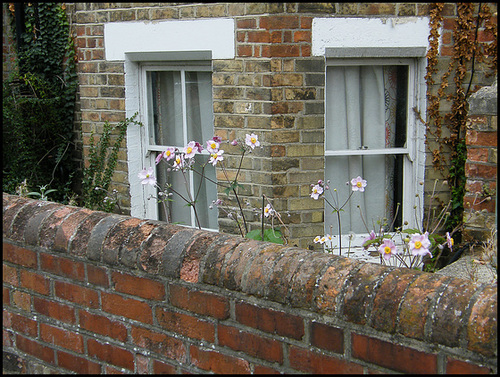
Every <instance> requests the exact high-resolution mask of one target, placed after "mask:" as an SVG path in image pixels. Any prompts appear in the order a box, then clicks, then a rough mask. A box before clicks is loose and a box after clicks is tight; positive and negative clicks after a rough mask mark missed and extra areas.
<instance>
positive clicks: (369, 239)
mask: <svg viewBox="0 0 500 377" xmlns="http://www.w3.org/2000/svg"><path fill="white" fill-rule="evenodd" d="M375 238H377V235H376V234H375V232H374V231H373V230H372V231H371V232H370V234H369V236H368V237H366V238H365V240H364V241H363V245H364V244H365V243H367V242H368V241H371V240H374V239H375ZM368 246H369V245H367V246H365V249H366V248H368Z"/></svg>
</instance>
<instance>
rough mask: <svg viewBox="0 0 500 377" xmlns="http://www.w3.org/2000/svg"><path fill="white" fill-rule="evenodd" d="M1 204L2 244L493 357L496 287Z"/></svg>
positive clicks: (151, 224)
mask: <svg viewBox="0 0 500 377" xmlns="http://www.w3.org/2000/svg"><path fill="white" fill-rule="evenodd" d="M3 209H4V213H3V220H4V223H3V235H4V239H7V242H11V243H14V244H15V243H18V244H22V245H25V246H29V247H34V248H35V249H36V248H46V249H51V250H54V251H58V252H61V253H66V254H70V255H72V256H75V257H79V258H84V259H87V260H90V261H94V262H95V263H102V264H105V265H107V266H109V267H115V268H125V269H128V270H141V271H145V272H147V273H151V274H158V275H161V276H165V277H169V278H173V279H181V280H184V281H186V282H190V283H198V284H209V285H213V286H217V287H220V288H226V289H228V290H233V291H239V292H242V293H246V294H250V295H254V296H257V297H261V298H264V299H268V300H271V301H274V302H278V303H281V304H284V305H287V306H290V307H292V308H300V309H305V310H309V311H312V312H316V313H319V314H326V315H329V316H332V317H334V318H338V319H339V320H341V321H347V322H350V323H354V324H358V325H362V326H369V327H372V328H374V329H375V330H379V331H382V332H385V333H388V334H393V335H395V336H398V335H403V336H406V337H409V338H413V339H418V340H423V341H426V342H429V343H434V344H437V345H443V346H448V347H460V348H467V349H469V350H470V351H473V352H476V353H479V354H482V355H484V356H485V357H494V356H496V355H497V340H496V339H497V320H496V317H497V287H496V286H495V285H476V284H474V283H472V282H471V281H468V280H463V279H456V278H450V277H445V276H438V275H433V274H429V273H424V272H421V271H415V270H409V269H403V268H394V267H385V266H381V265H377V264H370V263H363V262H360V261H356V260H352V259H348V258H343V257H337V256H332V255H328V254H324V253H319V252H312V251H308V250H305V249H300V248H296V247H286V246H281V245H276V244H272V243H268V242H261V241H254V240H247V239H244V238H241V237H238V236H234V235H228V234H222V233H214V232H207V231H200V230H196V229H190V228H185V227H181V226H176V225H170V224H166V223H164V222H159V221H151V220H141V219H137V218H132V217H129V216H122V215H115V214H107V213H103V212H95V211H90V210H88V209H83V208H78V207H70V206H64V205H61V204H57V203H50V202H43V201H37V200H31V199H26V198H21V197H18V196H13V195H8V194H5V193H4V194H3ZM9 240H10V241H9ZM6 254H8V252H5V250H4V259H6V258H7V259H8V258H9V255H7V256H6Z"/></svg>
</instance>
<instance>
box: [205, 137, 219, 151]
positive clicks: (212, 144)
mask: <svg viewBox="0 0 500 377" xmlns="http://www.w3.org/2000/svg"><path fill="white" fill-rule="evenodd" d="M219 146H220V144H219V143H218V142H217V141H215V140H214V139H210V140H207V151H208V152H209V153H210V154H213V153H217V152H218V151H219Z"/></svg>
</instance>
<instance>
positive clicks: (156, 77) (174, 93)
mask: <svg viewBox="0 0 500 377" xmlns="http://www.w3.org/2000/svg"><path fill="white" fill-rule="evenodd" d="M147 84H148V88H149V90H148V111H149V118H150V119H151V120H152V124H151V128H150V130H151V134H152V140H150V142H151V143H153V144H155V145H163V146H175V147H177V148H178V149H179V150H182V149H183V148H184V146H185V145H186V143H187V142H189V141H191V140H194V141H197V142H199V143H200V144H202V145H204V144H205V141H206V140H208V139H211V138H212V137H213V133H214V132H213V105H212V76H211V72H187V71H183V70H179V71H156V72H153V71H150V72H148V73H147ZM183 85H184V87H183ZM208 158H209V156H208V155H201V154H197V155H196V158H195V161H196V164H195V166H194V168H195V169H196V171H198V172H199V173H200V174H201V173H202V174H204V175H205V176H206V177H207V178H209V179H211V180H212V182H210V181H207V179H206V178H201V176H200V175H199V174H197V173H195V172H186V174H184V175H183V174H182V172H180V171H167V165H166V164H165V163H164V162H162V163H160V164H159V165H158V167H157V177H158V182H159V183H160V184H163V183H168V184H170V185H171V190H170V191H171V193H172V196H171V197H170V198H171V199H172V200H171V201H168V202H166V203H164V204H163V203H159V205H158V213H159V219H160V220H166V219H167V216H168V218H169V221H172V222H177V223H180V224H184V225H189V226H197V223H196V221H195V216H194V211H193V210H192V208H191V207H189V206H187V202H186V200H185V199H183V198H182V197H180V196H179V195H182V196H183V197H184V198H186V199H189V198H188V191H187V187H189V190H190V191H189V192H190V193H191V195H193V196H195V195H197V197H196V213H197V215H198V219H199V220H200V223H201V226H202V227H204V228H209V229H217V228H218V225H217V217H218V216H217V215H218V211H217V208H214V209H209V205H210V204H211V203H212V200H215V199H217V188H216V185H215V183H213V182H214V181H215V180H216V179H215V168H214V167H213V166H212V165H207V166H206V167H205V169H204V171H203V172H202V169H201V166H202V165H203V164H204V163H206V162H207V161H208ZM185 180H187V186H186V183H185ZM193 199H194V198H193Z"/></svg>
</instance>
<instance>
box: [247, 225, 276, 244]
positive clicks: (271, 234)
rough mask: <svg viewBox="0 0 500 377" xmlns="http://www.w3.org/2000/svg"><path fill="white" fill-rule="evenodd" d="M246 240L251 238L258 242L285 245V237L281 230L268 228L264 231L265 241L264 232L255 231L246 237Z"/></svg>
mask: <svg viewBox="0 0 500 377" xmlns="http://www.w3.org/2000/svg"><path fill="white" fill-rule="evenodd" d="M245 238H249V239H252V240H257V241H267V242H272V243H277V244H280V245H283V244H284V242H283V235H282V234H281V231H280V229H279V228H274V229H272V228H268V229H265V230H264V239H262V230H261V229H254V230H251V231H250V232H248V233H247V234H246V235H245Z"/></svg>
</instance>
